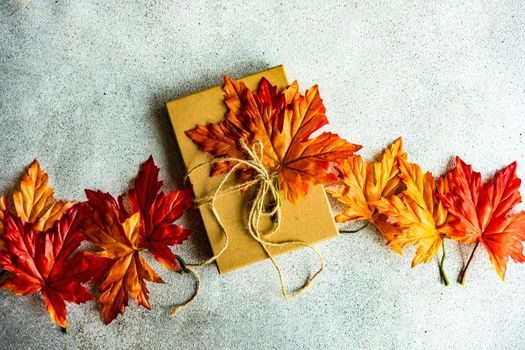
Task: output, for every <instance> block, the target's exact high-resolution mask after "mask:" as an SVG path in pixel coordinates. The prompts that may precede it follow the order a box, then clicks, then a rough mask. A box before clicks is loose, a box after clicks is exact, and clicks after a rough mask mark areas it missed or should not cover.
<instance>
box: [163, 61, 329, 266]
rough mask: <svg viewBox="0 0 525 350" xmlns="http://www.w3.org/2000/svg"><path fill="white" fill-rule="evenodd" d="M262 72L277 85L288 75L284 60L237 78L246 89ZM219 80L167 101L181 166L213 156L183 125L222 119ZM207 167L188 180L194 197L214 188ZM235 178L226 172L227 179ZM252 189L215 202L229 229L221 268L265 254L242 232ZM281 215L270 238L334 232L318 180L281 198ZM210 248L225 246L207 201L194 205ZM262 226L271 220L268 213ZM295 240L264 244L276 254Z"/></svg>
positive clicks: (215, 180)
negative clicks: (301, 194) (295, 195)
mask: <svg viewBox="0 0 525 350" xmlns="http://www.w3.org/2000/svg"><path fill="white" fill-rule="evenodd" d="M263 77H265V78H266V79H268V80H269V81H270V82H271V83H272V84H274V85H276V86H278V87H279V88H284V87H286V86H288V84H289V83H288V79H287V77H286V73H285V70H284V67H283V66H278V67H274V68H271V69H268V70H265V71H262V72H260V73H256V74H252V75H249V76H247V77H244V78H241V79H240V80H241V81H242V82H244V83H245V84H246V86H247V87H248V88H249V89H252V90H254V89H256V87H257V85H258V83H259V81H260V80H261V78H263ZM223 96H224V91H223V90H222V86H217V87H214V88H211V89H208V90H204V91H201V92H197V93H194V94H192V95H189V96H186V97H182V98H179V99H176V100H172V101H169V102H167V103H166V107H167V110H168V113H169V117H170V120H171V124H172V126H173V130H174V132H175V136H176V138H177V142H178V145H179V148H180V151H181V154H182V158H183V160H184V164H185V166H186V169H191V168H193V167H195V166H197V165H199V164H202V163H206V162H209V161H210V159H211V158H212V156H210V155H209V154H208V153H205V152H202V151H200V150H199V148H198V146H197V145H195V144H194V143H193V142H192V141H191V140H190V139H189V138H188V137H187V136H186V135H185V131H186V130H189V129H192V128H194V127H196V126H197V125H205V124H208V123H216V122H219V121H221V120H223V118H224V116H225V113H226V112H227V107H226V105H225V103H224V97H223ZM206 167H207V169H205V170H202V171H198V172H193V173H192V174H190V176H189V180H190V181H191V184H192V185H193V190H194V193H195V197H196V198H201V197H205V196H208V195H210V193H213V191H215V189H216V188H217V186H218V185H219V183H220V181H221V178H222V176H213V177H210V176H209V170H210V168H211V165H210V166H208V165H206ZM238 181H239V180H237V179H235V178H233V177H232V178H231V179H229V180H228V184H226V185H227V186H229V185H234V184H235V183H238ZM252 197H253V191H250V190H249V191H238V192H235V193H229V194H227V195H224V196H222V197H220V198H219V199H218V200H217V201H216V203H215V207H216V210H217V212H218V214H219V215H220V217H221V220H222V222H223V224H224V229H225V231H226V232H227V234H228V237H229V242H228V245H227V247H226V249H225V251H224V252H223V253H222V254H221V255H220V256H219V257H218V258H217V260H216V263H217V267H218V270H219V272H220V273H221V274H223V273H226V272H229V271H233V270H235V269H238V268H241V267H244V266H247V265H250V264H253V263H256V262H259V261H262V260H265V259H267V258H268V254H267V253H266V252H265V251H264V249H263V247H262V246H261V245H260V243H259V242H257V241H256V240H254V239H253V237H252V236H250V235H249V234H248V232H247V220H248V211H249V209H250V200H251V199H252ZM281 205H282V211H281V213H282V219H281V224H280V227H279V229H278V230H277V231H276V232H275V233H273V234H272V235H271V237H269V238H268V240H269V241H272V242H282V241H302V242H304V243H307V244H311V243H316V242H320V241H323V240H326V239H329V238H333V237H336V236H337V235H338V230H337V228H336V226H335V221H334V219H333V215H332V211H331V209H330V206H329V203H328V198H327V196H326V193H325V191H324V188H323V186H321V185H317V186H313V187H312V188H311V189H310V191H309V192H308V195H307V196H306V197H305V198H303V199H301V200H300V201H299V202H298V203H296V204H292V203H290V202H289V201H282V203H281ZM199 210H200V214H201V216H202V220H203V222H204V227H205V229H206V232H207V235H208V238H209V241H210V244H211V247H212V250H213V253H214V254H217V253H218V252H219V251H221V249H222V248H223V247H224V246H225V239H226V237H225V235H224V233H223V232H222V231H221V228H220V226H219V224H218V222H217V220H216V217H215V216H214V215H213V213H212V210H211V208H210V207H209V206H201V207H199ZM267 221H268V222H263V223H262V225H261V226H262V227H264V226H268V227H269V226H271V222H270V219H268V220H267ZM300 247H301V246H300V245H299V246H298V245H283V246H277V247H271V246H270V247H268V248H267V249H268V251H269V252H270V253H271V255H273V256H275V255H279V254H284V253H287V252H290V251H292V250H294V249H298V248H300Z"/></svg>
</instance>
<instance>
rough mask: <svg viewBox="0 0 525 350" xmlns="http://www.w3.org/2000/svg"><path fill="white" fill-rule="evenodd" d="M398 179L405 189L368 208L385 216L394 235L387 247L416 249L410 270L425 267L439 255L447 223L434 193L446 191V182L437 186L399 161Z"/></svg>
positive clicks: (445, 212) (445, 213) (414, 168)
mask: <svg viewBox="0 0 525 350" xmlns="http://www.w3.org/2000/svg"><path fill="white" fill-rule="evenodd" d="M397 161H398V164H399V178H400V179H401V180H402V181H403V183H404V185H405V189H404V191H403V192H402V193H400V194H397V195H392V196H391V197H389V198H381V199H379V200H377V201H375V202H372V203H371V205H372V206H373V207H375V208H376V209H377V210H378V212H379V213H381V214H383V215H385V216H386V218H387V219H386V220H387V222H388V223H390V224H392V225H394V227H396V229H398V230H397V232H396V233H394V234H393V237H392V238H391V239H390V240H389V242H388V244H389V245H392V246H399V247H403V248H404V247H410V246H414V245H415V246H417V249H416V255H415V257H414V260H413V261H412V267H414V266H416V265H418V264H420V263H427V262H429V261H431V260H432V258H434V256H435V255H436V254H437V253H438V251H439V249H440V247H441V244H442V239H443V237H444V236H445V233H444V232H442V231H441V227H442V225H443V224H445V222H446V220H447V215H448V213H447V211H446V209H445V208H444V206H443V204H442V203H441V202H440V201H439V199H438V198H437V196H436V191H438V190H441V191H443V190H444V189H445V188H447V185H446V181H447V180H446V179H440V180H439V185H438V184H436V181H435V180H434V177H433V176H432V174H431V173H430V172H427V173H423V171H422V170H421V168H420V167H419V166H418V165H417V164H413V163H408V162H407V160H406V159H404V158H401V157H400V158H398V160H397Z"/></svg>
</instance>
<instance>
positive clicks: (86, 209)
mask: <svg viewBox="0 0 525 350" xmlns="http://www.w3.org/2000/svg"><path fill="white" fill-rule="evenodd" d="M86 196H87V198H88V200H87V202H85V203H83V204H82V221H81V229H82V232H83V233H84V234H85V235H86V237H87V239H88V240H90V241H91V242H93V243H94V244H95V245H96V246H97V247H99V248H100V249H101V251H99V252H91V253H90V252H88V253H86V254H88V255H90V256H94V257H99V258H109V259H111V264H110V267H109V272H108V274H107V277H105V279H104V280H103V281H102V283H101V284H100V286H99V289H100V292H101V294H100V296H99V298H98V301H99V303H100V304H101V310H100V313H101V314H102V317H103V320H104V323H105V324H109V323H110V322H111V321H112V320H113V319H115V318H116V317H117V314H119V313H120V314H124V310H125V308H126V306H127V305H128V299H129V296H131V297H132V298H133V299H134V300H135V301H136V303H137V304H139V305H142V306H144V307H145V308H147V309H151V305H150V303H149V300H148V289H147V287H146V282H145V281H150V282H156V283H164V282H163V280H162V279H161V278H160V276H159V275H157V273H156V272H155V271H153V269H152V268H151V267H150V266H149V265H148V264H147V263H146V262H145V261H144V259H143V258H142V257H141V255H140V250H139V246H138V243H139V227H140V212H137V213H135V214H133V215H131V216H130V217H129V218H127V219H124V220H123V221H121V218H122V216H121V212H120V210H119V207H118V204H117V202H116V201H115V199H114V198H113V197H112V196H111V195H110V194H108V193H103V192H100V191H96V192H95V191H91V190H86Z"/></svg>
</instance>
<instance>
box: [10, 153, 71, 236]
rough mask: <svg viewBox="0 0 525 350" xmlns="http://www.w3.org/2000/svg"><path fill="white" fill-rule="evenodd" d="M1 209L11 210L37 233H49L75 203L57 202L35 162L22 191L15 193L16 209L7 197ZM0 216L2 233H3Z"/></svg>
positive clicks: (25, 175) (28, 171)
mask: <svg viewBox="0 0 525 350" xmlns="http://www.w3.org/2000/svg"><path fill="white" fill-rule="evenodd" d="M0 202H1V204H0V209H2V208H3V209H2V210H10V211H11V212H13V213H14V214H16V216H18V217H20V218H21V219H22V220H23V221H24V222H26V223H29V224H32V226H33V228H34V229H35V230H36V231H47V230H49V229H50V228H51V227H52V226H53V224H54V223H55V222H56V221H58V220H60V218H61V217H62V215H64V214H65V213H66V211H67V210H68V209H69V208H71V207H72V206H73V205H75V202H63V201H55V200H54V199H53V189H52V188H51V187H49V185H48V175H47V174H46V173H45V172H44V170H42V168H41V167H40V164H39V163H38V161H37V160H34V161H33V162H32V163H31V165H30V166H29V168H28V169H27V171H26V173H25V174H24V176H23V177H22V180H21V181H20V190H18V191H15V192H14V193H13V204H14V209H12V208H10V207H9V206H8V201H7V197H3V198H2V200H0ZM1 221H2V216H0V233H1V225H2V224H1Z"/></svg>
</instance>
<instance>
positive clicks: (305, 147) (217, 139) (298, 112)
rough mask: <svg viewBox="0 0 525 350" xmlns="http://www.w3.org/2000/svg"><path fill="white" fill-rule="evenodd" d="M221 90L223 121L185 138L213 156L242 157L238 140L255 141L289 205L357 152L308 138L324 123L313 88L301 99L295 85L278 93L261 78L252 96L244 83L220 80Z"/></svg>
mask: <svg viewBox="0 0 525 350" xmlns="http://www.w3.org/2000/svg"><path fill="white" fill-rule="evenodd" d="M224 91H225V96H224V98H225V102H226V105H227V106H228V113H227V115H226V118H225V119H224V120H223V121H221V122H220V123H217V124H208V125H206V126H202V125H199V126H197V127H196V128H194V129H192V130H187V131H186V135H187V136H188V137H189V138H190V139H191V140H192V141H193V142H194V143H195V144H197V145H198V146H199V147H200V149H201V150H202V151H205V152H209V153H211V154H212V155H213V156H215V157H231V158H240V159H242V158H246V156H247V155H246V154H245V151H244V150H243V149H242V148H241V147H240V140H243V141H244V142H245V143H246V144H248V145H251V144H254V143H255V142H260V143H261V144H262V146H263V149H264V154H263V159H262V163H263V165H264V167H265V168H266V170H267V171H269V172H272V173H275V174H277V175H278V178H279V185H280V188H281V191H282V194H283V197H284V198H285V199H287V200H289V201H291V202H292V203H296V202H297V201H298V200H299V199H300V198H302V197H304V196H305V195H306V194H307V193H308V189H309V187H310V186H311V185H314V184H324V183H326V182H328V181H330V180H333V177H334V176H333V174H331V173H330V172H329V165H330V163H331V162H334V161H337V160H342V159H346V158H348V157H349V156H351V155H352V154H353V153H354V152H356V151H357V150H359V149H360V148H361V146H359V145H354V144H352V143H349V142H347V141H345V140H344V139H342V138H340V137H339V136H337V135H335V134H332V133H329V132H324V133H321V134H320V135H318V136H315V137H311V135H312V133H314V132H315V131H317V130H318V129H320V128H321V127H322V126H324V125H326V124H327V123H328V119H327V117H326V115H325V111H326V109H325V107H324V105H323V101H322V100H321V97H320V95H319V91H318V87H317V85H316V86H314V87H312V88H311V89H310V90H307V91H306V93H305V94H304V95H302V94H301V93H300V92H299V86H298V84H297V82H294V83H292V84H291V85H290V86H288V87H287V88H285V89H283V90H282V91H279V89H278V88H277V87H276V86H272V85H271V84H270V82H269V81H268V80H266V79H265V78H263V79H261V81H260V83H259V87H258V89H257V91H256V92H252V91H250V90H249V89H248V88H247V87H246V85H245V84H244V83H242V82H236V81H234V80H232V79H230V78H229V77H225V78H224ZM229 169H230V164H229V163H228V162H220V163H216V164H215V166H214V167H213V168H212V171H211V175H217V174H222V173H225V172H227V171H228V170H229ZM251 176H253V173H252V172H250V171H249V170H246V169H244V171H243V172H241V179H243V180H246V179H249V178H250V177H251Z"/></svg>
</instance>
